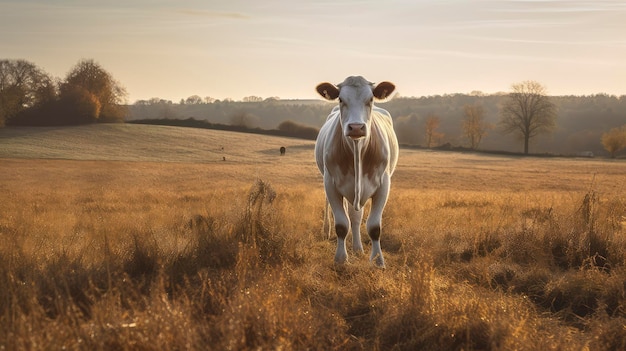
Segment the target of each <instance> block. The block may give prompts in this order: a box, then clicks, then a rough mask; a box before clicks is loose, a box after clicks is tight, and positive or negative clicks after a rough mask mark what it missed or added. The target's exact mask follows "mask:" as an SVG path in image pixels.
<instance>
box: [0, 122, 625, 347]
mask: <svg viewBox="0 0 626 351" xmlns="http://www.w3.org/2000/svg"><path fill="white" fill-rule="evenodd" d="M280 146H286V147H287V153H286V155H285V156H279V151H278V149H279V147H280ZM625 181H626V162H624V160H608V159H577V158H536V157H515V156H499V155H484V154H478V153H456V152H439V151H428V150H411V149H402V150H401V153H400V160H399V164H398V168H397V171H396V173H395V174H394V176H393V179H392V189H391V195H390V198H389V202H388V204H387V208H386V210H385V213H384V216H383V229H382V237H381V244H382V248H383V252H384V253H385V258H386V265H387V268H386V269H384V270H381V269H377V268H374V267H373V266H371V265H370V263H369V262H368V259H367V255H366V256H363V257H356V256H354V255H352V254H351V253H350V252H349V254H350V256H349V262H348V264H346V265H344V266H336V265H335V264H334V263H333V257H334V249H335V244H336V242H335V241H333V240H328V239H327V238H324V237H323V234H322V224H323V223H322V221H323V206H324V193H323V188H322V178H321V175H319V172H318V170H317V168H316V166H315V162H314V159H313V142H311V141H305V140H298V139H288V138H279V137H270V136H261V135H248V134H241V133H232V132H222V131H211V130H195V129H186V128H176V127H158V126H142V125H98V126H83V127H71V128H70V127H68V128H5V129H0V194H1V195H0V282H1V284H2V287H1V288H0V350H59V349H66V350H259V349H262V350H306V349H308V350H621V349H625V348H626V237H625V235H626V196H625V195H626V191H625V186H626V184H625ZM366 211H367V208H366ZM367 240H368V239H367V236H366V235H365V236H364V241H365V242H364V244H365V247H366V252H367V251H368V250H369V248H368V245H369V242H368V241H367ZM349 247H350V245H349Z"/></svg>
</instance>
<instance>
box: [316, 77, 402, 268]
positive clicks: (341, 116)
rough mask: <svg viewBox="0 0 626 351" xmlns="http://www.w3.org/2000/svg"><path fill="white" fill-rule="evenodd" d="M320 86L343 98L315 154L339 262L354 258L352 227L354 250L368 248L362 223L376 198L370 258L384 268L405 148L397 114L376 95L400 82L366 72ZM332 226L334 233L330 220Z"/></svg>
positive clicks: (359, 252) (333, 96)
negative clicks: (385, 237) (390, 202)
mask: <svg viewBox="0 0 626 351" xmlns="http://www.w3.org/2000/svg"><path fill="white" fill-rule="evenodd" d="M316 90H317V92H318V93H319V94H320V95H321V96H322V97H323V98H325V99H326V100H329V101H335V100H338V102H339V103H338V105H337V106H335V107H334V108H333V109H332V111H331V113H330V115H329V116H328V118H327V119H326V122H325V123H324V125H323V126H322V128H321V129H320V131H319V134H318V136H317V140H316V142H315V160H316V162H317V167H318V168H319V170H320V173H322V175H323V176H324V190H325V192H326V206H325V208H324V213H325V216H324V217H325V219H324V221H325V225H326V220H327V218H328V219H329V216H328V207H329V205H330V208H331V210H332V213H333V216H334V218H335V233H336V235H337V251H336V253H335V263H336V264H343V263H346V262H347V260H348V253H347V251H346V236H347V234H348V231H351V233H352V250H353V251H354V253H355V254H356V255H362V254H363V253H364V251H363V245H362V243H361V233H360V226H361V221H362V220H363V207H364V206H365V204H366V202H367V201H368V200H370V199H371V208H370V214H369V216H368V218H367V222H366V229H367V234H368V235H369V237H370V239H371V240H372V250H371V254H370V262H372V263H373V264H374V265H375V266H377V267H380V268H384V267H385V260H384V258H383V253H382V250H381V248H380V235H381V221H382V214H383V209H384V208H385V205H386V203H387V198H388V196H389V188H390V185H391V175H392V174H393V171H394V169H395V168H396V164H397V163H398V153H399V150H398V139H397V137H396V134H395V132H394V130H393V121H392V119H391V115H390V114H389V112H387V111H386V110H384V109H382V108H379V107H376V106H374V100H383V99H386V98H387V97H388V96H389V95H390V94H391V93H392V92H393V91H394V90H395V85H394V84H393V83H390V82H381V83H379V84H377V85H374V84H373V83H370V82H368V81H367V80H365V78H363V77H360V76H357V77H355V76H352V77H348V78H346V79H345V80H344V81H343V83H340V84H337V85H334V84H331V83H321V84H319V85H318V86H317V88H316ZM346 210H347V213H346ZM328 229H329V231H328V235H329V236H330V226H329V227H328Z"/></svg>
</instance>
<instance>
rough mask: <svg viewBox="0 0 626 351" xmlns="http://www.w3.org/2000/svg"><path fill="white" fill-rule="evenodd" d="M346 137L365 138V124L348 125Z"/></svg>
mask: <svg viewBox="0 0 626 351" xmlns="http://www.w3.org/2000/svg"><path fill="white" fill-rule="evenodd" d="M348 136H350V137H352V138H360V137H364V136H365V124H363V123H350V124H348Z"/></svg>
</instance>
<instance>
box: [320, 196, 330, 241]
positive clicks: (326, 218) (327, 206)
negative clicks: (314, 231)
mask: <svg viewBox="0 0 626 351" xmlns="http://www.w3.org/2000/svg"><path fill="white" fill-rule="evenodd" d="M324 199H325V201H324V225H323V226H322V237H325V239H327V240H330V239H331V238H332V236H331V235H332V225H331V222H332V218H330V212H331V211H330V202H328V198H326V197H324Z"/></svg>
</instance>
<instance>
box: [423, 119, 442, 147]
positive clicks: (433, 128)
mask: <svg viewBox="0 0 626 351" xmlns="http://www.w3.org/2000/svg"><path fill="white" fill-rule="evenodd" d="M440 123H441V119H440V118H439V116H436V115H430V116H428V117H427V118H426V123H425V126H424V129H425V132H426V147H428V148H431V147H433V146H434V145H435V144H436V143H437V142H439V140H440V139H441V138H443V134H442V133H439V132H437V128H439V124H440Z"/></svg>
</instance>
